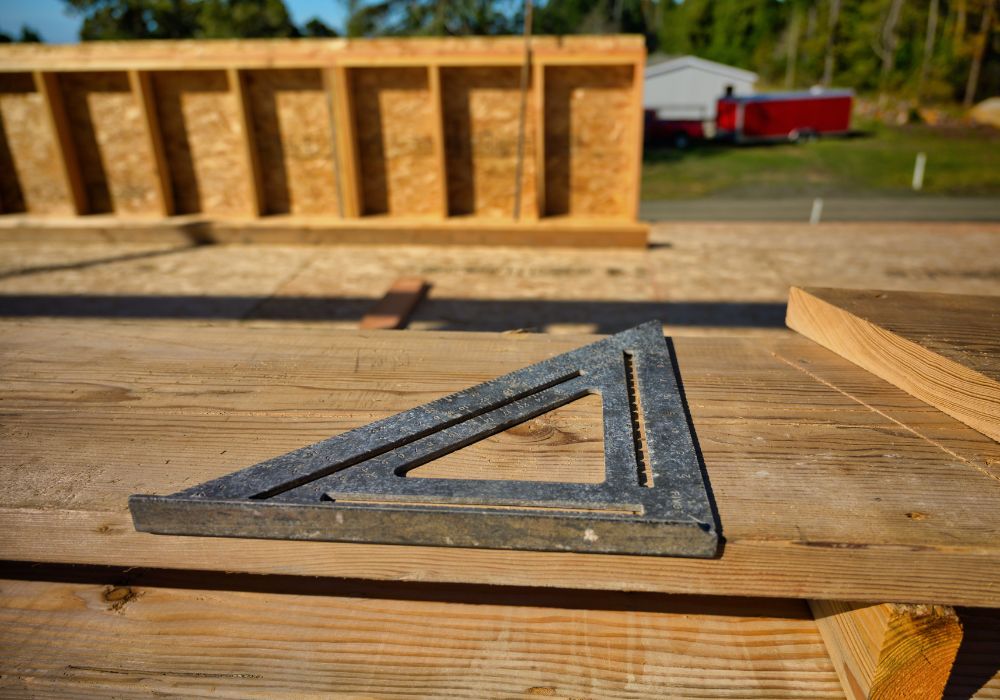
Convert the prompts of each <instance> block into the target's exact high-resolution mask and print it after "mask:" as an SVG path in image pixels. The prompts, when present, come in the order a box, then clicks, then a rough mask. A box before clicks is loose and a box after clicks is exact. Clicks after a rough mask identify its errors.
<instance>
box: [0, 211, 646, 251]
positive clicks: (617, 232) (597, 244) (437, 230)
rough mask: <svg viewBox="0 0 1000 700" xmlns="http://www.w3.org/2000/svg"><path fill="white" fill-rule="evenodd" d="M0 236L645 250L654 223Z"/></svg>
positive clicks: (164, 227) (77, 227) (247, 225)
mask: <svg viewBox="0 0 1000 700" xmlns="http://www.w3.org/2000/svg"><path fill="white" fill-rule="evenodd" d="M0 240H4V241H50V242H64V241H66V242H87V241H94V242H161V241H162V242H169V243H174V242H185V243H250V244H257V243H276V244H286V243H310V244H313V243H314V244H341V243H344V244H352V245H355V244H366V243H371V244H377V245H386V244H429V245H485V246H545V247H581V248H645V247H646V246H647V245H648V242H649V225H648V224H645V223H641V222H640V223H636V222H629V221H616V220H607V221H604V220H592V221H586V222H580V221H559V220H551V219H550V220H541V221H532V220H528V219H525V220H522V221H520V222H516V223H515V222H513V221H511V222H505V221H498V220H495V219H493V220H479V219H474V218H473V219H457V220H456V219H449V220H444V221H441V220H438V221H434V220H427V219H403V218H396V217H393V218H379V217H369V218H364V217H362V218H358V219H338V218H331V219H320V220H316V219H296V218H294V217H285V216H270V217H264V218H261V219H235V218H227V219H219V218H210V217H204V216H199V215H193V216H175V217H171V218H169V219H163V220H149V219H140V218H135V219H129V218H125V217H118V216H88V217H86V218H80V219H73V218H62V217H45V216H31V215H19V214H10V215H4V216H3V217H0Z"/></svg>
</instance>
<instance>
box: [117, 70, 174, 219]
mask: <svg viewBox="0 0 1000 700" xmlns="http://www.w3.org/2000/svg"><path fill="white" fill-rule="evenodd" d="M128 79H129V84H130V85H131V87H132V94H133V95H135V98H136V101H137V102H138V104H139V111H140V113H141V115H142V121H143V123H144V124H145V128H146V140H147V143H148V146H149V153H150V155H151V157H152V159H153V168H154V172H155V173H156V190H157V193H158V194H159V199H160V214H162V215H163V216H171V215H173V213H174V191H173V186H172V185H171V181H170V170H169V167H168V165H167V156H166V152H165V151H164V150H163V135H162V133H161V132H160V119H159V115H158V114H157V111H156V95H155V94H154V92H153V81H152V79H151V78H150V75H149V73H148V72H147V71H138V70H130V71H129V72H128Z"/></svg>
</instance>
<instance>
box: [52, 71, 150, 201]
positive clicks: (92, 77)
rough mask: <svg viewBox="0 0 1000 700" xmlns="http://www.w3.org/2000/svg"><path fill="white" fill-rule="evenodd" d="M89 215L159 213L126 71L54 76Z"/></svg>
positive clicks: (139, 117)
mask: <svg viewBox="0 0 1000 700" xmlns="http://www.w3.org/2000/svg"><path fill="white" fill-rule="evenodd" d="M59 86H60V90H61V91H62V95H63V102H64V103H65V105H66V114H67V117H68V119H69V124H70V133H71V135H72V138H73V145H74V147H75V148H76V153H77V157H78V159H79V163H80V174H81V177H82V178H83V183H84V187H85V188H86V190H87V203H88V208H89V210H90V213H93V214H99V213H105V212H112V211H113V212H116V213H120V214H146V215H150V216H153V215H157V214H158V213H159V196H158V195H157V189H156V179H155V174H154V171H153V160H152V154H151V153H150V149H149V139H148V137H147V136H146V125H145V123H144V121H143V116H142V112H141V111H140V108H139V103H138V101H137V100H136V97H135V96H134V95H133V94H132V92H131V88H130V87H129V82H128V75H127V74H126V73H66V74H63V75H61V76H59Z"/></svg>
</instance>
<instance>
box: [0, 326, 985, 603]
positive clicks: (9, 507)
mask: <svg viewBox="0 0 1000 700" xmlns="http://www.w3.org/2000/svg"><path fill="white" fill-rule="evenodd" d="M2 330H3V332H0V343H2V355H0V363H2V364H3V366H4V373H3V379H2V384H0V392H2V393H0V398H2V400H3V406H4V412H5V418H4V443H5V449H4V451H3V453H2V454H0V558H3V559H8V560H17V561H44V562H77V563H91V564H106V565H115V566H124V567H127V566H145V567H161V568H188V569H208V570H211V569H220V568H224V569H226V570H240V571H246V572H256V573H264V572H271V573H286V574H291V573H294V574H300V575H327V576H338V577H349V578H376V579H410V580H422V581H458V582H475V583H488V584H506V585H531V586H563V587H585V588H612V589H625V590H648V591H666V592H678V593H681V592H699V593H711V594H718V595H746V594H753V595H766V596H794V597H808V598H815V599H834V600H838V599H839V600H873V599H874V600H878V599H882V600H887V599H888V600H905V601H910V602H928V603H940V604H969V605H983V606H1000V590H998V588H997V586H996V572H997V570H998V567H1000V507H998V504H1000V489H998V478H997V476H998V474H997V472H998V471H1000V469H998V465H1000V445H998V444H997V443H996V442H994V441H992V440H990V439H988V438H986V437H985V436H983V435H981V434H979V433H978V432H976V431H974V430H972V429H971V428H968V427H967V426H965V425H963V424H962V423H960V422H958V421H955V420H954V419H952V418H950V417H949V416H947V415H945V414H943V413H941V412H940V411H938V410H936V409H934V408H932V407H929V406H927V405H926V404H924V403H923V402H921V401H918V400H917V399H914V398H913V397H911V396H909V395H908V394H906V393H905V392H903V391H900V390H898V389H896V388H895V387H892V386H891V385H889V384H886V383H885V382H883V381H881V380H879V379H878V378H876V377H874V376H873V375H871V374H870V373H868V372H866V371H865V370H863V369H861V368H858V367H857V366H855V365H853V364H851V363H849V362H847V361H846V360H843V359H842V358H840V357H838V356H836V355H835V354H833V353H831V352H829V351H827V350H825V349H824V348H822V347H820V346H818V345H816V344H815V343H812V342H811V341H808V340H807V339H805V338H801V337H797V336H793V335H788V336H777V337H768V338H766V339H763V338H761V339H723V338H697V337H679V338H676V339H675V340H674V345H675V347H676V351H677V355H678V362H679V366H680V372H681V375H682V378H683V383H684V387H685V392H686V396H687V401H688V406H689V409H690V411H691V415H692V421H693V424H694V428H695V431H696V434H697V437H698V440H699V444H700V446H701V450H702V453H703V456H704V462H705V467H706V470H707V474H708V478H709V480H710V483H711V487H712V493H713V496H714V500H715V504H716V506H717V509H718V512H719V517H720V521H721V527H722V533H723V536H724V537H725V547H724V549H723V551H722V553H721V556H720V557H719V558H718V559H714V560H691V559H672V558H658V557H624V556H601V555H583V554H562V553H545V552H503V551H489V550H459V549H449V548H440V549H439V548H420V547H397V546H379V545H364V544H344V543H314V542H264V541H261V542H248V541H245V540H231V539H229V540H227V539H221V538H183V537H164V536H155V535H147V534H139V533H136V532H135V531H134V530H133V529H132V526H131V522H130V520H129V517H128V513H127V510H126V506H125V504H126V501H127V497H128V495H129V494H132V493H172V492H174V491H176V490H179V489H180V488H183V487H186V486H191V485H194V484H196V483H199V482H201V481H204V480H206V479H209V478H212V477H215V476H220V475H223V474H226V473H229V472H231V471H234V470H235V469H237V468H239V467H242V466H245V465H248V464H252V463H254V462H257V461H260V460H262V459H264V458H267V457H270V456H273V455H277V454H281V453H282V452H285V451H287V450H290V449H293V448H295V447H298V446H301V445H304V444H308V443H310V442H313V441H315V440H319V439H322V438H325V437H328V436H330V435H334V434H337V433H340V432H343V431H345V430H348V429H351V428H354V427H357V426H359V425H364V424H366V423H368V422H370V421H372V420H375V419H377V418H380V417H383V416H387V415H391V414H393V413H395V412H397V411H400V410H403V409H406V408H410V407H413V406H416V405H420V404H422V403H425V402H427V401H430V400H432V399H434V398H437V397H440V396H443V395H445V394H448V393H451V392H454V391H457V390H459V389H462V388H465V387H468V386H471V385H474V384H476V383H478V382H481V381H483V380H486V379H489V378H491V377H495V376H498V375H500V374H503V373H505V372H509V371H513V370H515V369H518V368H520V367H524V366H526V365H528V364H530V363H532V362H536V361H538V360H541V359H543V358H545V357H550V356H552V355H553V354H556V353H558V352H563V351H566V350H569V349H572V348H574V347H578V346H579V345H580V344H582V343H583V342H586V341H587V340H590V339H591V338H587V337H581V336H543V335H531V334H526V335H512V336H500V335H496V334H488V333H457V332H449V333H418V332H407V333H405V334H402V333H392V332H387V331H378V332H367V333H366V332H360V333H344V332H340V333H338V332H333V331H330V330H328V329H325V328H324V327H323V325H322V324H315V325H313V326H309V325H296V326H294V327H280V328H276V327H274V326H273V324H272V325H270V326H261V327H255V326H250V327H233V326H228V325H224V326H220V327H206V326H197V325H191V324H170V323H162V324H121V323H112V322H82V321H78V322H72V321H59V322H54V321H52V320H50V319H42V320H39V321H36V322H32V321H22V322H6V323H5V324H3V328H2ZM584 408H586V407H582V408H581V409H580V410H583V409H584ZM492 454H493V456H494V457H495V455H496V454H497V453H492ZM525 459H526V456H525V453H523V452H519V453H518V454H517V455H516V461H517V462H518V463H520V462H522V461H524V460H525ZM477 464H478V465H479V468H480V469H481V470H483V471H484V473H489V472H490V470H496V469H499V468H501V465H498V464H496V463H495V462H491V461H489V460H486V459H483V460H481V461H478V462H477V460H475V459H473V458H469V459H468V460H467V465H468V468H469V469H470V470H471V469H472V468H473V467H475V466H476V465H477ZM541 464H545V461H544V460H543V461H542V462H541ZM26 465H30V468H27V467H26ZM831 494H835V495H836V497H831Z"/></svg>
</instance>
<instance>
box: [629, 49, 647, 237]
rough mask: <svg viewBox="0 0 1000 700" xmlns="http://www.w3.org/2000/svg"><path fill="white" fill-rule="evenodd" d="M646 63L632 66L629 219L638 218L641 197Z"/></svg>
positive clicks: (641, 62)
mask: <svg viewBox="0 0 1000 700" xmlns="http://www.w3.org/2000/svg"><path fill="white" fill-rule="evenodd" d="M645 69H646V62H645V61H644V60H643V61H638V62H636V63H635V65H633V66H632V104H631V106H630V109H631V110H632V128H633V129H634V134H633V136H632V144H633V145H632V153H631V155H630V156H629V158H630V159H631V160H632V163H633V165H632V168H633V173H632V177H631V182H630V186H631V188H630V192H629V200H628V202H627V206H626V210H627V214H626V215H627V216H628V217H629V218H631V219H637V218H638V217H639V200H640V199H641V197H642V152H643V144H644V140H645V127H646V116H645V110H644V107H643V88H644V87H645V84H646V83H645Z"/></svg>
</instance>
